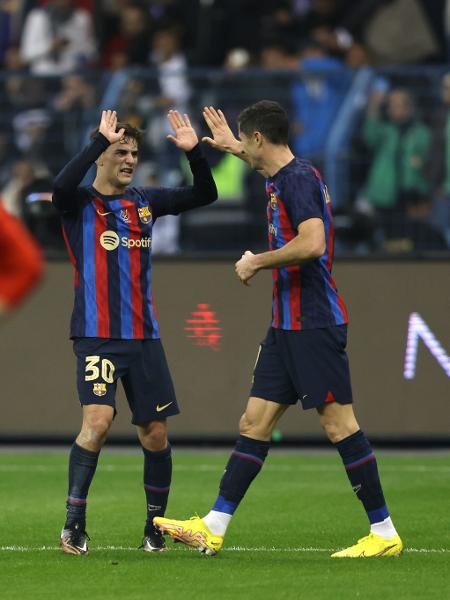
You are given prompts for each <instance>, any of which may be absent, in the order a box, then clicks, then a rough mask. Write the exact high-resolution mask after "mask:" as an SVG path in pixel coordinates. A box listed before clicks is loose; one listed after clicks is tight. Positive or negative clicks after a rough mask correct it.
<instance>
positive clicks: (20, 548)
mask: <svg viewBox="0 0 450 600" xmlns="http://www.w3.org/2000/svg"><path fill="white" fill-rule="evenodd" d="M58 550H60V548H59V546H0V552H49V551H50V552H56V551H58ZM96 550H111V551H114V552H132V551H137V550H139V548H137V547H132V546H94V547H93V548H92V551H93V552H95V551H96ZM336 550H338V548H315V547H308V546H305V547H296V548H275V547H274V546H273V547H269V546H259V547H255V548H246V547H245V546H229V547H228V548H223V550H222V552H273V553H276V552H294V553H300V552H305V553H306V552H335V551H336ZM404 552H406V553H408V554H449V553H450V548H405V550H404Z"/></svg>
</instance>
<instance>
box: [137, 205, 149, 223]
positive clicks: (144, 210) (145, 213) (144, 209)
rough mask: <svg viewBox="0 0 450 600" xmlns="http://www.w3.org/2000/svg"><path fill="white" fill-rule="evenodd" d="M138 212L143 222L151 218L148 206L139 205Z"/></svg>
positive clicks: (147, 221)
mask: <svg viewBox="0 0 450 600" xmlns="http://www.w3.org/2000/svg"><path fill="white" fill-rule="evenodd" d="M138 214H139V218H140V220H141V221H142V222H143V223H145V224H147V223H150V221H151V220H152V213H151V211H150V209H149V207H148V206H139V207H138Z"/></svg>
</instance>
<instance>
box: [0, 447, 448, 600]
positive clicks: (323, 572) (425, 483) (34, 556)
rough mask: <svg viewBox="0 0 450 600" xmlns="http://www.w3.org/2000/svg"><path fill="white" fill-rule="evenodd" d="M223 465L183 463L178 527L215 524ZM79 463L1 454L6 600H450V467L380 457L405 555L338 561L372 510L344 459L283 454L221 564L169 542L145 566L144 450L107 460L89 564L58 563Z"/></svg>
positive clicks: (0, 575) (63, 457)
mask: <svg viewBox="0 0 450 600" xmlns="http://www.w3.org/2000/svg"><path fill="white" fill-rule="evenodd" d="M226 458H227V454H226V453H225V452H220V453H215V452H205V453H195V452H186V451H181V450H180V451H177V450H176V449H175V452H174V477H173V484H172V492H171V498H170V502H169V508H168V511H167V513H168V516H173V517H177V518H187V517H189V516H190V515H191V514H193V513H195V511H198V512H199V514H203V513H205V512H206V511H207V510H208V509H209V507H210V506H211V503H212V501H213V500H214V498H215V495H216V491H217V485H218V481H219V478H220V476H221V473H222V471H223V467H224V464H225V461H226ZM66 462H67V453H66V452H62V451H57V452H49V453H43V452H38V451H36V452H28V453H20V452H11V453H8V452H2V453H0V536H1V539H0V598H2V600H10V599H17V600H19V599H20V600H27V599H31V598H32V599H46V600H49V599H61V600H71V599H77V600H78V599H80V600H96V599H99V598H102V599H126V600H128V599H130V600H140V599H148V600H166V599H173V600H178V599H183V600H184V599H188V600H189V599H191V598H192V599H196V600H203V599H208V600H216V599H219V600H220V599H224V598H230V599H233V600H238V599H239V600H240V599H245V600H247V599H251V600H253V599H255V600H260V599H262V600H265V599H275V600H284V599H291V598H292V599H299V598H300V599H310V598H311V599H315V600H316V599H318V600H322V599H337V600H339V599H341V598H342V599H350V598H363V599H372V598H377V599H378V598H381V599H391V598H392V599H400V598H402V599H403V598H404V599H408V600H409V599H411V598H421V599H430V598H432V599H434V598H436V599H439V600H445V599H447V598H450V455H449V454H448V453H447V454H446V453H441V454H431V453H429V454H426V453H422V454H421V453H415V454H389V453H383V452H378V462H379V467H380V471H381V474H382V480H383V485H384V489H385V493H386V496H387V500H388V505H389V507H390V510H391V513H392V515H393V517H394V520H395V523H396V525H397V528H398V529H399V532H400V533H401V535H402V537H403V539H404V542H405V545H406V548H407V550H406V552H405V553H404V554H403V556H402V557H400V558H382V559H350V560H349V559H346V560H334V559H333V560H332V559H330V553H331V551H332V550H334V549H337V548H341V547H344V546H346V545H349V544H351V543H352V542H354V541H355V540H356V539H357V538H358V537H360V536H363V535H365V534H366V533H367V529H368V527H367V522H366V517H365V514H364V512H363V509H362V506H361V505H360V503H359V502H358V500H357V499H356V498H355V497H354V495H353V492H352V490H351V488H350V486H349V483H348V481H347V478H346V475H345V472H344V470H343V468H342V467H341V465H340V460H339V458H338V456H337V455H334V454H331V453H330V454H328V453H326V454H325V453H324V454H318V453H311V452H306V451H298V452H289V453H283V452H273V454H272V455H271V456H270V457H269V458H268V460H267V462H266V464H265V466H264V469H263V471H262V473H261V474H260V476H259V477H258V479H257V480H256V481H255V483H254V484H253V486H252V487H251V489H250V491H249V493H248V495H247V497H246V499H245V501H244V502H243V504H242V505H241V507H240V508H239V509H238V512H237V513H236V516H235V518H234V520H233V521H232V523H231V526H230V528H229V530H228V535H227V539H226V544H225V548H224V550H223V551H222V552H221V554H220V555H218V556H217V557H214V558H209V557H205V556H202V555H200V554H199V553H198V552H196V551H193V550H189V549H188V548H185V547H184V546H181V545H180V544H176V545H173V544H172V543H171V542H169V547H170V552H165V553H161V554H146V553H144V552H142V551H140V550H137V547H138V546H139V544H140V541H141V536H142V528H143V523H144V518H145V500H144V492H143V488H142V483H141V482H142V457H141V453H140V451H139V449H136V450H135V451H133V452H129V453H116V452H114V451H113V450H110V449H108V448H106V449H105V450H104V452H103V454H102V457H101V459H100V462H99V467H98V470H97V475H96V478H95V479H94V482H93V484H92V487H91V492H90V497H89V503H88V532H89V534H90V536H91V542H90V553H89V555H88V556H83V557H79V556H68V555H64V554H62V553H61V552H60V551H59V550H58V539H59V532H60V529H61V525H62V523H63V519H64V513H65V510H64V500H65V494H66V480H67V474H66Z"/></svg>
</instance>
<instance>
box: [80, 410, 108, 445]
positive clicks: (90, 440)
mask: <svg viewBox="0 0 450 600" xmlns="http://www.w3.org/2000/svg"><path fill="white" fill-rule="evenodd" d="M111 423H112V420H111V419H109V418H107V417H105V416H95V417H91V418H89V419H88V420H87V421H85V422H84V423H83V427H82V429H81V432H80V436H79V437H80V439H81V440H82V442H84V443H85V444H88V447H89V446H90V445H95V446H100V447H101V446H102V445H103V442H104V441H105V439H106V436H107V434H108V431H109V428H110V427H111Z"/></svg>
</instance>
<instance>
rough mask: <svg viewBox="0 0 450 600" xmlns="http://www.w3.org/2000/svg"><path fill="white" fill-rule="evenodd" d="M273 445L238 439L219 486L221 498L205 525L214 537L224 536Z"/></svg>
mask: <svg viewBox="0 0 450 600" xmlns="http://www.w3.org/2000/svg"><path fill="white" fill-rule="evenodd" d="M269 448H270V442H264V441H261V440H254V439H252V438H248V437H246V436H244V435H241V436H239V438H238V440H237V442H236V446H235V447H234V450H233V452H232V453H231V456H230V459H229V461H228V464H227V466H226V469H225V473H224V475H223V477H222V480H221V482H220V491H219V496H218V497H217V499H216V501H215V503H214V506H213V507H212V509H211V511H210V512H209V513H208V514H207V515H206V516H205V517H203V521H204V523H205V524H206V526H207V527H208V529H209V530H210V531H211V533H213V534H215V535H222V536H223V535H225V531H226V529H227V527H228V524H229V522H230V520H231V517H232V515H233V514H234V512H235V510H236V509H237V507H238V506H239V503H240V501H241V500H242V498H243V497H244V495H245V492H246V491H247V490H248V488H249V487H250V484H251V482H252V481H253V479H254V478H255V477H256V476H257V475H258V473H259V472H260V470H261V467H262V466H263V464H264V460H265V458H266V456H267V453H268V452H269Z"/></svg>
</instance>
